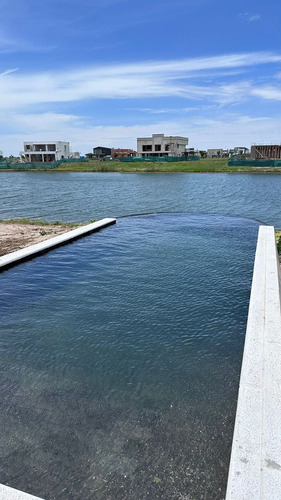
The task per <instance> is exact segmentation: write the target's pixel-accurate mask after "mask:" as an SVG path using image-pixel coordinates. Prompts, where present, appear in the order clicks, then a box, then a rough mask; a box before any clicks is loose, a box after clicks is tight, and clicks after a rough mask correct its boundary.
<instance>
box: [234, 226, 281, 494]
mask: <svg viewBox="0 0 281 500" xmlns="http://www.w3.org/2000/svg"><path fill="white" fill-rule="evenodd" d="M280 436H281V311H280V265H279V259H278V255H277V249H276V243H275V234H274V227H272V226H260V228H259V234H258V241H257V248H256V256H255V264H254V272H253V281H252V289H251V297H250V304H249V313H248V322H247V330H246V338H245V346H244V354H243V362H242V370H241V376H240V387H239V395H238V403H237V412H236V420H235V428H234V435H233V443H232V451H231V460H230V467H229V476H228V484H227V493H226V500H261V499H263V500H273V499H280V498H281V439H280Z"/></svg>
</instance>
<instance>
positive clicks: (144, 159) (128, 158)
mask: <svg viewBox="0 0 281 500" xmlns="http://www.w3.org/2000/svg"><path fill="white" fill-rule="evenodd" d="M197 160H200V157H199V156H187V157H185V156H145V157H141V156H125V157H123V158H120V161H124V162H147V161H148V162H177V161H197Z"/></svg>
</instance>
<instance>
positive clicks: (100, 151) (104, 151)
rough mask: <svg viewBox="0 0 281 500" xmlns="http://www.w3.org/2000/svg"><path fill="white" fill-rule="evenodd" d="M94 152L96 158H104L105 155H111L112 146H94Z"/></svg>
mask: <svg viewBox="0 0 281 500" xmlns="http://www.w3.org/2000/svg"><path fill="white" fill-rule="evenodd" d="M93 154H94V156H96V158H104V157H105V156H111V148H105V147H103V146H97V147H96V148H93Z"/></svg>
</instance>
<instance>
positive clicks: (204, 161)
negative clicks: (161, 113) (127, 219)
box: [1, 158, 281, 174]
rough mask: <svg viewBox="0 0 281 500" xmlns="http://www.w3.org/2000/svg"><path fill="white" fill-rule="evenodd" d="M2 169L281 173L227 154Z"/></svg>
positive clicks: (23, 170) (94, 161)
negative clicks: (231, 160)
mask: <svg viewBox="0 0 281 500" xmlns="http://www.w3.org/2000/svg"><path fill="white" fill-rule="evenodd" d="M1 171H2V172H7V171H9V172H18V171H21V172H27V171H28V172H46V171H48V172H119V173H141V172H144V173H158V172H159V173H161V172H162V173H163V172H171V173H174V172H190V173H239V174H241V173H247V174H248V173H252V174H253V173H254V174H268V173H270V174H272V173H275V174H281V167H241V166H240V167H233V166H230V167H229V166H228V158H201V159H200V160H199V161H180V162H155V163H154V162H122V161H114V160H112V161H110V160H109V161H101V160H89V161H88V162H81V163H79V162H76V163H61V164H60V165H58V166H57V167H55V168H52V169H50V168H48V167H44V164H42V167H41V166H40V167H39V168H36V169H32V170H31V169H25V168H24V164H19V168H13V169H1Z"/></svg>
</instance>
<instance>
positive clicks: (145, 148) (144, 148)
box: [142, 144, 152, 151]
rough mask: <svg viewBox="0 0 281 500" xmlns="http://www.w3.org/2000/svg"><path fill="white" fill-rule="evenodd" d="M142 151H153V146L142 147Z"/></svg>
mask: <svg viewBox="0 0 281 500" xmlns="http://www.w3.org/2000/svg"><path fill="white" fill-rule="evenodd" d="M142 150H143V151H152V145H151V144H149V145H145V146H143V147H142Z"/></svg>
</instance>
